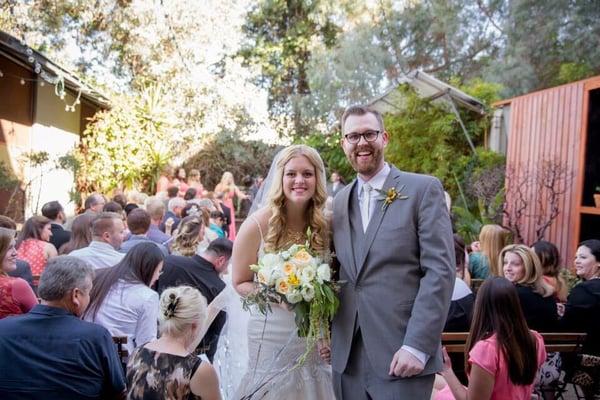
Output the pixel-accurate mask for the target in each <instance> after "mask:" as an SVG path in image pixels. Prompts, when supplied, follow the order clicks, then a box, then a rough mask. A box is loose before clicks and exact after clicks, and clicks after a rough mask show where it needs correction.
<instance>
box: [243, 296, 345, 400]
mask: <svg viewBox="0 0 600 400" xmlns="http://www.w3.org/2000/svg"><path fill="white" fill-rule="evenodd" d="M296 329H297V328H296V324H295V322H294V313H293V312H292V311H288V310H285V309H283V308H281V307H279V306H277V305H275V304H273V307H272V312H269V313H267V315H266V316H265V315H262V314H260V313H258V312H254V313H253V314H252V315H251V316H250V320H249V321H248V368H247V370H246V374H245V375H244V377H243V378H242V381H241V383H240V387H239V389H238V392H237V395H236V397H235V398H236V399H290V400H294V399H297V400H318V399H333V398H334V394H333V386H332V383H331V368H330V366H329V365H327V364H325V363H324V362H323V361H322V360H321V358H320V357H319V355H318V353H317V350H316V349H314V350H313V351H312V352H311V353H310V354H309V356H308V357H307V358H306V361H305V362H304V364H302V365H301V366H299V365H296V364H297V360H298V358H299V357H300V356H301V355H302V354H304V352H305V350H306V340H305V338H300V337H298V334H297V331H296Z"/></svg>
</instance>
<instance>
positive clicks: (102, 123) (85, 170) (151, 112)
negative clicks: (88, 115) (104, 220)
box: [76, 85, 181, 193]
mask: <svg viewBox="0 0 600 400" xmlns="http://www.w3.org/2000/svg"><path fill="white" fill-rule="evenodd" d="M163 90H164V89H162V88H161V87H160V86H156V85H153V86H149V87H147V88H146V90H145V91H144V92H143V94H142V95H141V96H140V97H134V98H131V97H129V96H124V97H122V98H118V99H114V104H113V107H112V108H111V109H110V110H106V111H101V112H99V113H97V114H96V115H95V116H94V118H93V119H92V120H91V122H90V124H89V125H88V127H87V129H86V130H85V132H84V133H83V138H82V143H81V146H80V148H79V149H78V151H77V152H76V155H77V159H78V160H79V161H80V163H79V166H80V174H79V179H78V181H77V186H78V189H79V191H81V192H84V193H91V192H95V191H97V192H101V193H108V192H110V191H111V190H113V189H115V188H121V189H138V190H142V189H145V190H147V191H149V192H153V191H154V188H155V184H156V181H157V180H158V174H159V173H160V172H161V170H162V169H163V167H164V166H165V165H166V164H167V162H168V161H169V159H170V156H171V155H172V154H171V149H173V148H177V147H178V146H180V145H181V142H178V139H177V138H178V137H177V135H175V134H174V131H175V125H174V123H173V120H172V118H171V116H170V112H169V111H170V109H169V104H168V103H166V102H165V100H164V96H163V93H164V92H163Z"/></svg>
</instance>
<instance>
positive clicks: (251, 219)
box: [240, 207, 271, 234]
mask: <svg viewBox="0 0 600 400" xmlns="http://www.w3.org/2000/svg"><path fill="white" fill-rule="evenodd" d="M269 218H271V210H269V208H268V207H263V208H261V209H260V210H257V211H255V212H254V213H252V215H250V216H248V218H246V220H245V221H244V223H243V224H242V226H241V227H240V233H241V232H242V231H246V232H252V233H253V234H254V233H255V234H259V233H260V231H261V230H262V232H263V233H266V231H267V228H268V226H269ZM259 225H260V229H259Z"/></svg>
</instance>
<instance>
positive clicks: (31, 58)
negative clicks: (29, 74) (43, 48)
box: [27, 56, 35, 64]
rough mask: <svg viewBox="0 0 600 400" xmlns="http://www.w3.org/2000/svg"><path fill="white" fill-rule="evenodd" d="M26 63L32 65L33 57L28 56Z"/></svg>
mask: <svg viewBox="0 0 600 400" xmlns="http://www.w3.org/2000/svg"><path fill="white" fill-rule="evenodd" d="M27 61H29V63H30V64H33V63H34V62H35V58H33V56H29V58H28V59H27Z"/></svg>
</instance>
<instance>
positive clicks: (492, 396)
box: [435, 277, 546, 400]
mask: <svg viewBox="0 0 600 400" xmlns="http://www.w3.org/2000/svg"><path fill="white" fill-rule="evenodd" d="M443 353H444V367H443V370H442V373H441V375H442V377H443V378H444V380H445V381H446V383H447V386H445V387H444V388H443V389H442V390H441V391H440V392H439V393H437V394H436V395H435V399H436V400H446V399H457V400H463V399H478V400H504V399H511V400H530V399H531V395H532V393H533V384H534V380H535V377H536V373H537V370H538V368H539V367H540V366H541V365H542V363H543V362H544V359H545V358H546V349H545V348H544V340H543V338H542V336H541V335H540V334H539V333H537V332H536V331H534V330H530V329H529V328H528V326H527V321H526V320H525V316H524V315H523V312H522V310H521V307H520V306H519V297H518V295H517V290H516V288H515V286H514V285H513V284H512V283H511V282H509V281H508V280H506V279H505V278H501V277H491V278H489V279H488V280H486V281H485V282H484V283H483V285H482V286H481V288H480V289H479V291H478V292H477V300H476V302H475V313H474V315H473V324H472V326H471V330H470V332H469V336H468V338H467V343H466V350H465V357H466V358H467V360H468V361H467V363H466V364H465V367H466V371H467V374H468V375H469V384H468V387H464V386H463V385H462V384H461V383H460V381H459V380H458V378H457V377H456V375H455V374H454V372H453V371H452V364H451V362H450V358H449V357H448V353H447V352H446V349H444V352H443Z"/></svg>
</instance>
